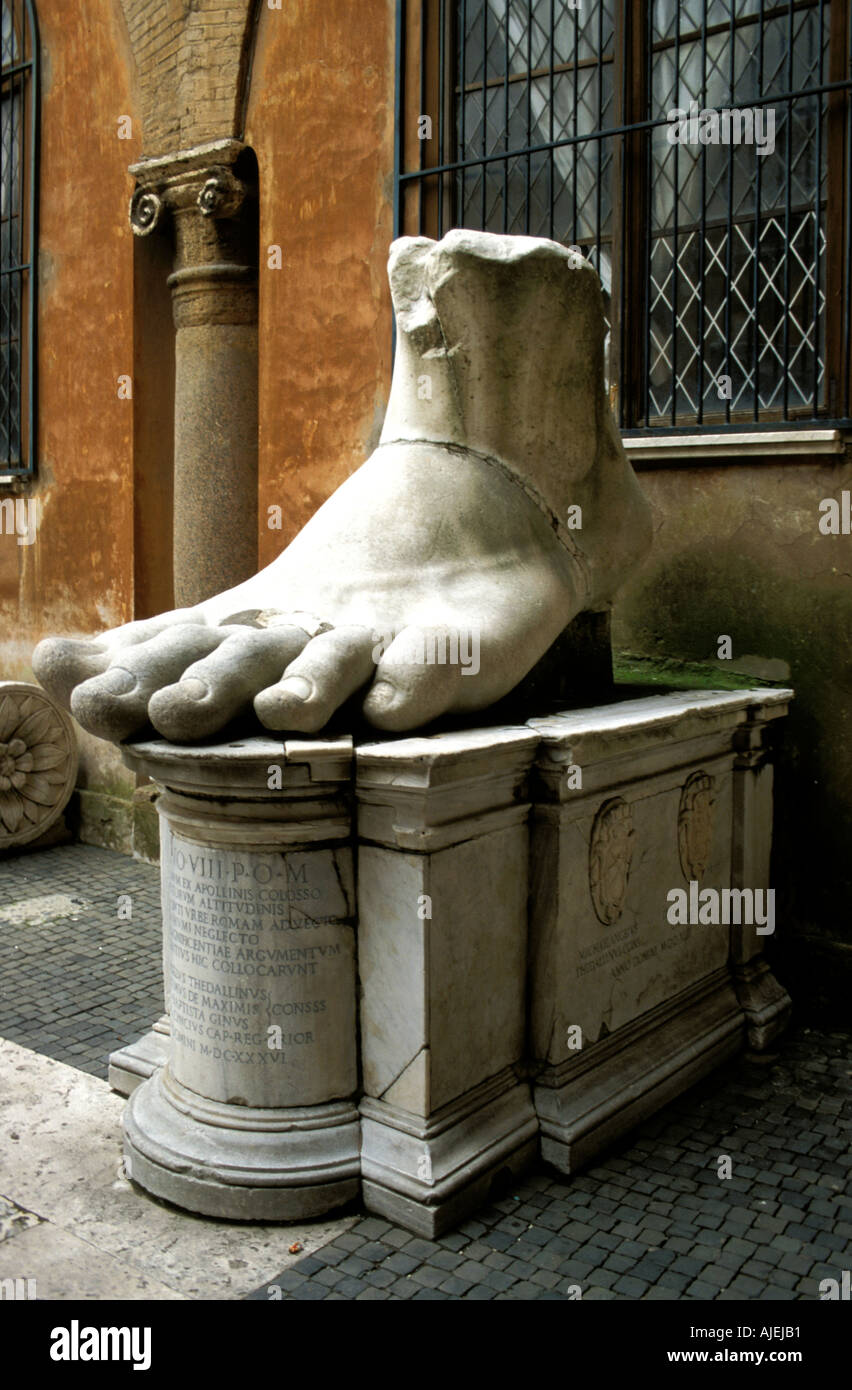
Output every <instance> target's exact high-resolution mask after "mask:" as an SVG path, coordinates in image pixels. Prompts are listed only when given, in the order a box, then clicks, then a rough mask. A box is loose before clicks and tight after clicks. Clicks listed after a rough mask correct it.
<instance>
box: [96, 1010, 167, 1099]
mask: <svg viewBox="0 0 852 1390" xmlns="http://www.w3.org/2000/svg"><path fill="white" fill-rule="evenodd" d="M169 1042H170V1028H169V1017H168V1014H164V1015H163V1017H162V1018H161V1019H159V1020H158V1021H157V1022H156V1023H155V1024H154V1026H153V1028H152V1029H151V1031H150V1032H148V1033H145V1034H144V1035H143V1036H142V1037H141V1038H137V1039H136V1040H135V1042H131V1043H127V1045H126V1046H125V1047H120V1048H119V1049H118V1050H117V1051H116V1052H111V1053H110V1056H109V1073H108V1077H109V1084H110V1086H111V1087H112V1089H113V1090H114V1091H117V1092H118V1094H119V1095H120V1096H129V1095H132V1094H133V1092H134V1091H135V1090H136V1087H137V1086H141V1085H142V1082H143V1081H147V1080H148V1077H149V1076H153V1075H154V1072H155V1071H159V1069H160V1067H164V1066H165V1065H166V1062H167V1061H168V1060H169Z"/></svg>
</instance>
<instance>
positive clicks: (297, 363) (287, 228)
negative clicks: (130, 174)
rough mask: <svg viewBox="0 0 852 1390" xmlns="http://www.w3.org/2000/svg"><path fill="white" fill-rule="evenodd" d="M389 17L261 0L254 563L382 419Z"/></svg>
mask: <svg viewBox="0 0 852 1390" xmlns="http://www.w3.org/2000/svg"><path fill="white" fill-rule="evenodd" d="M393 15H394V6H393V4H392V0H363V3H361V4H359V5H358V7H357V13H356V11H355V10H354V9H353V6H352V4H351V0H288V3H286V4H285V5H284V7H283V8H282V9H281V10H270V9H268V8H265V7H264V8H263V9H262V10H261V15H260V25H259V32H258V37H257V47H256V50H255V54H254V62H253V67H252V78H251V86H250V90H249V97H248V114H247V123H246V131H245V139H246V141H247V142H248V144H250V145H251V146H252V147H253V149H254V150H255V152H256V154H257V159H258V165H259V169H260V214H261V222H260V458H259V474H260V484H259V487H260V506H259V520H260V539H259V547H260V560H261V563H262V564H265V563H267V562H268V561H269V560H271V559H272V558H273V556H274V555H275V554H277V553H278V551H279V549H280V548H281V547H282V545H283V544H286V542H287V541H289V540H290V539H292V537H293V536H294V535H296V534H297V532H298V531H299V530H300V529H301V527H302V526H303V524H304V523H305V521H307V519H308V517H310V516H311V515H312V513H313V512H314V511H315V510H316V508H317V507H318V506H319V504H320V503H321V502H323V501H324V500H325V498H326V497H327V496H328V495H329V494H330V493H331V492H333V491H334V489H335V488H336V487H337V485H338V484H339V483H340V482H342V481H343V479H344V478H346V477H347V476H348V475H349V474H350V473H351V472H352V471H353V470H354V469H355V468H357V467H358V466H359V465H360V464H361V463H363V461H364V459H365V457H366V456H367V454H368V453H369V452H370V450H371V448H372V447H373V445H374V443H375V442H376V440H377V438H378V434H379V431H380V429H381V424H382V420H383V417H384V408H385V403H386V400H387V390H388V387H389V384H390V345H391V308H390V294H389V291H388V285H387V275H386V262H387V252H388V247H389V245H390V239H391V230H392V223H391V207H392V193H393V189H392V171H393V82H394V69H393V27H394V25H393ZM271 245H273V246H280V248H281V253H282V268H281V269H280V270H274V269H269V268H268V248H269V246H271ZM270 505H277V506H280V507H281V509H282V529H281V531H276V530H270V529H269V528H268V525H267V520H268V511H267V508H268V507H269V506H270Z"/></svg>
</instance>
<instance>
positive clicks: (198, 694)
mask: <svg viewBox="0 0 852 1390" xmlns="http://www.w3.org/2000/svg"><path fill="white" fill-rule="evenodd" d="M178 689H179V691H180V693H181V695H186V696H187V698H188V699H190V700H203V699H204V697H205V695H209V693H210V687H209V686H208V685H207V684H206V682H205V681H201V680H199V679H198V677H197V676H188V677H187V679H186V680H185V681H181V682H180V685H179V686H178Z"/></svg>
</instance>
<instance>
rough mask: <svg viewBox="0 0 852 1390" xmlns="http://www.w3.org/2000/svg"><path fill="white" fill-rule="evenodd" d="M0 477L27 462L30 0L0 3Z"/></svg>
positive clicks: (31, 396)
mask: <svg viewBox="0 0 852 1390" xmlns="http://www.w3.org/2000/svg"><path fill="white" fill-rule="evenodd" d="M0 49H2V73H0V77H2V85H1V86H0V475H2V476H4V477H8V476H10V475H11V476H13V477H26V476H28V475H30V474H32V472H33V470H34V465H35V347H36V276H35V273H34V265H35V247H36V215H37V193H38V187H37V184H38V168H37V150H38V27H37V20H36V13H35V9H34V6H33V4H32V0H2V3H0Z"/></svg>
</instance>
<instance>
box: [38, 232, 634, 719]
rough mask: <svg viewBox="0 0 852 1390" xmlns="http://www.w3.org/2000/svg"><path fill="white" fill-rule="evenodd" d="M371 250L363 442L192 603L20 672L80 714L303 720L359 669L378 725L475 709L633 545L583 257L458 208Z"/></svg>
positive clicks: (616, 571)
mask: <svg viewBox="0 0 852 1390" xmlns="http://www.w3.org/2000/svg"><path fill="white" fill-rule="evenodd" d="M389 273H390V283H391V291H392V295H393V302H394V307H395V310H396V316H397V330H398V345H397V356H396V362H395V364H394V376H393V383H392V390H391V396H390V402H389V406H388V412H387V417H386V420H385V425H384V429H383V432H382V436H381V440H380V443H379V446H378V448H377V449H376V451H375V453H374V454H373V455H372V456H371V457H370V458H369V459H368V461H367V462H366V463H365V464H364V465H363V467H362V468H360V469H359V470H358V472H356V473H355V474H353V475H352V477H350V478H349V479H348V480H347V481H346V482H345V483H344V484H343V486H342V487H340V488H339V489H338V490H337V492H336V493H334V495H333V496H332V497H330V498H329V500H328V501H327V502H326V503H325V504H324V505H323V506H322V507H321V508H320V510H319V511H318V512H317V513H316V515H315V516H314V517H313V518H312V519H311V521H309V522H308V524H307V526H305V528H304V530H303V531H302V532H301V533H300V534H299V535H298V536H297V537H296V539H295V540H294V541H293V542H292V544H291V545H290V546H288V548H287V549H286V550H285V551H284V552H283V553H282V554H281V555H280V556H279V557H278V558H277V559H276V560H275V561H274V562H273V563H272V564H271V565H269V566H268V567H267V568H266V569H264V570H262V571H261V572H260V573H259V574H257V575H256V576H255V577H254V578H252V579H250V580H247V581H246V582H245V583H243V584H240V585H238V586H237V587H236V588H235V589H231V590H229V591H228V592H226V593H224V594H219V595H217V596H216V597H215V598H211V599H209V600H207V601H206V602H204V603H202V604H200V605H199V606H198V607H196V608H193V609H191V610H187V609H184V610H178V611H176V612H172V613H167V614H164V615H163V616H162V617H159V618H154V619H150V620H148V621H145V622H136V623H130V624H128V625H126V626H124V627H120V628H116V629H114V630H113V631H112V632H108V633H106V634H105V635H104V636H102V637H99V638H97V639H95V640H93V641H70V640H64V639H55V638H54V639H47V640H46V641H44V642H42V643H40V645H39V646H38V647H37V649H36V652H35V654H34V657H33V668H34V670H35V673H36V675H37V677H38V679H39V680H40V681H41V683H42V684H43V685H44V686H45V688H46V689H47V690H49V691H50V692H51V693H52V694H54V695H55V696H57V697H58V698H59V699H61V700H64V701H65V702H66V704H70V708H71V711H72V713H73V714H74V716H75V718H76V719H77V720H78V721H79V722H80V724H82V725H83V727H84V728H86V729H88V730H89V731H90V732H92V733H94V734H97V735H100V736H101V737H103V738H107V739H113V740H116V741H119V740H122V739H126V738H129V737H131V736H132V735H133V734H135V733H137V732H138V731H139V730H140V729H142V728H143V727H144V726H145V725H146V723H147V721H148V720H150V722H151V723H152V724H153V725H154V727H155V728H156V729H157V730H158V731H159V732H160V733H161V734H163V735H164V736H165V737H166V738H168V739H171V740H173V741H178V742H182V741H187V740H193V739H206V738H209V737H210V736H212V735H214V734H216V733H217V732H218V731H219V730H220V729H221V728H223V726H224V725H225V724H226V723H227V722H228V721H229V720H231V719H232V718H234V717H235V716H238V715H243V714H245V713H246V712H250V711H251V708H252V706H253V707H254V710H255V712H256V714H257V717H258V719H259V720H260V722H261V723H262V724H263V725H265V727H266V728H268V729H276V730H289V731H292V732H300V733H314V732H316V731H318V730H319V729H321V728H323V726H324V725H325V724H326V723H327V721H328V720H329V718H330V717H331V715H332V714H333V713H334V711H335V710H336V709H337V708H338V707H339V706H340V705H341V704H342V703H343V702H344V701H345V700H347V699H348V698H349V697H350V696H352V695H354V694H355V693H356V692H359V691H363V711H364V714H365V716H366V718H367V719H368V720H369V722H370V723H371V724H373V725H375V726H376V727H377V728H379V729H386V730H392V731H397V730H406V729H414V728H417V727H419V726H421V725H423V724H426V723H428V722H429V721H431V720H433V719H435V718H436V717H438V716H439V715H442V714H445V713H449V712H457V711H472V710H481V709H485V708H487V707H488V706H489V705H491V704H493V703H494V702H495V701H497V700H498V699H500V698H501V697H502V696H504V695H506V694H508V693H509V692H510V691H511V690H512V689H514V687H515V686H516V685H517V684H518V682H519V681H521V680H522V678H523V677H524V676H525V675H526V673H527V672H528V671H530V670H531V669H532V667H533V666H534V665H535V664H536V662H537V661H538V660H539V659H540V658H541V657H542V656H543V655H544V653H545V652H546V651H547V649H548V648H549V647H550V646H551V644H552V643H553V642H554V641H555V639H556V638H557V637H558V636H559V634H560V633H561V631H562V630H563V629H564V628H565V627H566V626H567V624H568V623H569V622H570V621H571V619H572V618H573V617H574V616H575V615H576V614H577V613H579V612H581V611H583V610H593V611H596V610H602V609H604V608H606V607H607V606H608V605H609V603H610V602H611V600H612V597H613V594H614V593H615V591H616V588H617V586H618V585H619V584H621V583H622V582H623V580H624V579H625V577H626V576H627V575H628V574H629V573H630V571H631V570H632V569H633V567H634V566H635V564H636V563H637V561H638V560H639V559H640V558H641V556H642V554H643V552H644V551H645V549H646V548H647V546H648V544H649V541H650V516H649V510H648V507H647V504H646V503H645V501H644V498H643V497H642V494H641V493H640V491H639V488H638V485H637V483H636V480H635V478H634V476H633V473H632V471H631V469H630V467H629V464H628V463H627V460H626V457H625V455H624V451H623V449H622V446H621V441H620V439H619V436H618V433H617V431H616V429H615V425H614V422H613V420H612V416H611V413H610V409H609V405H608V402H607V400H606V395H605V388H604V376H603V337H604V322H603V312H602V303H601V295H600V289H599V285H598V281H597V277H596V275H595V273H594V271H593V270H592V269H591V267H590V266H588V265H587V263H586V262H585V261H584V260H583V259H582V258H581V257H579V256H578V255H577V254H576V253H574V252H571V251H568V250H566V249H565V248H564V247H562V246H559V245H557V244H556V243H554V242H549V241H543V240H539V239H536V238H531V237H503V236H495V235H491V234H489V233H481V232H469V231H454V232H450V233H449V235H447V236H446V237H444V239H443V240H442V241H439V242H434V241H430V240H427V239H426V238H403V239H402V240H400V241H397V242H395V243H394V246H393V247H392V249H391V256H390V265H389ZM442 657H444V658H445V659H444V660H442V659H441V658H442ZM453 657H455V658H456V659H455V660H453ZM447 658H449V659H447Z"/></svg>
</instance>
